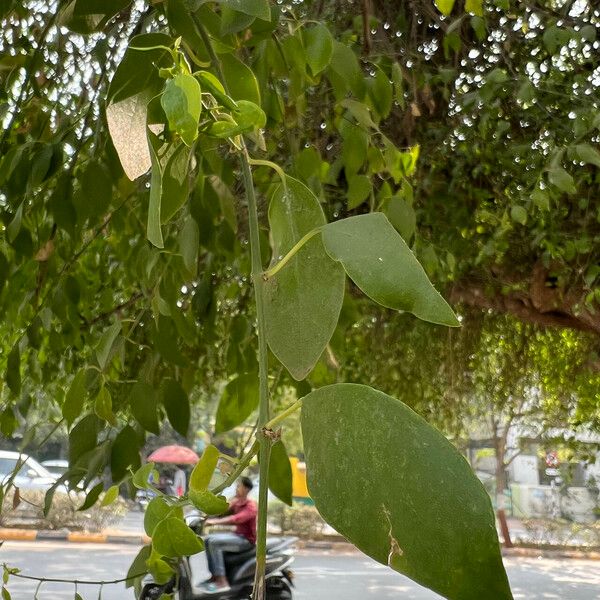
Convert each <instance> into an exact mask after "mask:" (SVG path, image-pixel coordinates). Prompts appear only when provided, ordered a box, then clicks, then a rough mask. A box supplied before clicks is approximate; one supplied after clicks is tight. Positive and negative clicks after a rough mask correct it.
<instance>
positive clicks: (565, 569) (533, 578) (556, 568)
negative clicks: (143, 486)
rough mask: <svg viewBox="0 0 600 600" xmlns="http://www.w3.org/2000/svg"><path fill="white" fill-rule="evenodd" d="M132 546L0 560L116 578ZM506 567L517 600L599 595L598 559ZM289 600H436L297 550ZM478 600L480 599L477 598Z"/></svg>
mask: <svg viewBox="0 0 600 600" xmlns="http://www.w3.org/2000/svg"><path fill="white" fill-rule="evenodd" d="M136 552H137V548H135V547H133V546H128V545H116V544H104V545H99V544H73V543H61V542H6V543H5V544H4V545H3V546H2V547H0V563H3V562H6V563H9V564H10V565H11V566H16V567H19V568H20V569H22V571H23V573H26V574H32V575H40V576H45V577H59V578H60V577H65V578H75V577H79V578H82V579H83V578H85V579H98V580H106V579H117V578H119V577H123V576H124V575H125V573H126V571H127V569H128V567H129V564H130V562H131V560H132V558H133V557H134V556H135V554H136ZM505 562H506V566H507V570H508V574H509V577H510V580H511V584H512V588H513V593H514V596H515V600H517V599H519V600H597V599H598V598H600V561H584V560H555V559H552V560H550V559H536V558H508V559H506V561H505ZM293 570H294V572H295V574H296V585H297V588H296V589H297V594H296V598H295V600H365V599H367V600H382V599H383V600H387V599H392V598H394V599H400V598H401V599H402V600H435V599H439V596H437V595H436V594H434V593H432V592H430V591H428V590H425V589H423V588H421V587H419V586H418V585H417V584H416V583H413V582H412V581H411V580H409V579H407V578H406V577H403V576H402V575H399V574H398V573H394V572H393V571H391V570H389V569H388V568H387V567H384V566H382V565H378V564H377V563H375V562H373V561H372V560H370V559H368V558H366V557H365V556H363V555H362V554H359V553H346V554H339V553H336V552H333V551H332V552H325V551H308V550H307V551H303V552H302V553H300V554H299V555H298V557H297V559H296V562H295V564H294V566H293ZM8 589H9V590H10V591H11V593H12V597H13V600H32V598H33V596H34V591H35V584H34V583H32V582H26V581H22V580H21V581H19V580H16V579H14V580H11V581H10V582H9V585H8ZM78 591H79V593H80V594H81V596H82V597H83V598H84V600H96V599H97V598H98V587H97V586H95V587H90V586H79V590H78ZM73 597H74V587H73V586H72V585H66V584H50V583H45V584H44V585H43V586H42V588H41V589H40V592H39V595H38V598H39V600H73ZM102 600H133V593H132V592H131V590H127V591H126V590H125V588H124V586H123V585H122V584H121V585H118V586H116V585H112V586H106V587H105V588H104V589H103V590H102ZM482 600H483V599H482Z"/></svg>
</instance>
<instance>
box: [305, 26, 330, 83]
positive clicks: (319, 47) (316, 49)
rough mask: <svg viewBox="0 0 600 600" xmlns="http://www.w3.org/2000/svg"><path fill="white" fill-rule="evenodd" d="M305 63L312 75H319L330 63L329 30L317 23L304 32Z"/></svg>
mask: <svg viewBox="0 0 600 600" xmlns="http://www.w3.org/2000/svg"><path fill="white" fill-rule="evenodd" d="M304 43H305V45H306V62H307V63H308V66H309V67H310V70H311V71H312V74H313V75H317V74H319V73H320V72H321V71H322V70H323V69H324V68H325V67H327V65H329V63H330V61H331V55H332V54H333V36H332V35H331V32H330V31H329V29H328V28H327V27H326V26H325V25H323V24H322V23H319V24H317V25H315V26H314V27H311V28H310V29H307V30H305V31H304Z"/></svg>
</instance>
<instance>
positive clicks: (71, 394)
mask: <svg viewBox="0 0 600 600" xmlns="http://www.w3.org/2000/svg"><path fill="white" fill-rule="evenodd" d="M86 393H87V389H86V369H85V368H84V369H80V370H79V371H77V374H76V375H75V377H73V381H71V385H70V386H69V391H68V392H67V395H66V397H65V401H64V403H63V406H62V415H63V417H64V418H65V421H66V422H67V426H68V427H70V426H71V424H72V423H73V421H75V419H76V418H77V417H78V416H79V415H80V414H81V411H82V410H83V403H84V400H85V396H86Z"/></svg>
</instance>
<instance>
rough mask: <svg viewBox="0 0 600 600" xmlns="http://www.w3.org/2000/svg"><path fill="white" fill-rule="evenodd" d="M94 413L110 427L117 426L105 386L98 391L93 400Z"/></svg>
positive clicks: (110, 399)
mask: <svg viewBox="0 0 600 600" xmlns="http://www.w3.org/2000/svg"><path fill="white" fill-rule="evenodd" d="M94 412H95V413H96V414H97V415H98V416H99V417H100V418H101V419H104V420H105V421H107V422H108V423H110V424H111V425H113V426H114V425H116V424H117V420H116V418H115V415H114V413H113V410H112V398H111V396H110V392H109V391H108V388H107V387H106V386H102V387H101V388H100V391H99V392H98V395H97V396H96V399H95V400H94Z"/></svg>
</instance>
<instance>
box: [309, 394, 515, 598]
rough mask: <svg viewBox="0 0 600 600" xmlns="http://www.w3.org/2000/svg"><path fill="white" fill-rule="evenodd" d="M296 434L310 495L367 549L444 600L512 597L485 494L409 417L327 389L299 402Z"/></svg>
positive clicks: (449, 449)
mask: <svg viewBox="0 0 600 600" xmlns="http://www.w3.org/2000/svg"><path fill="white" fill-rule="evenodd" d="M302 433H303V437H304V447H305V451H306V464H307V474H308V486H309V491H310V494H311V497H312V498H313V499H314V501H315V504H316V506H317V508H318V509H319V512H320V513H321V514H322V515H323V517H324V518H325V519H326V520H327V522H328V523H330V524H331V525H333V527H335V528H336V529H337V530H338V531H339V532H340V533H341V534H342V535H344V536H345V537H347V538H348V539H349V540H351V541H352V542H353V543H354V544H356V545H357V546H358V548H360V549H361V550H362V551H363V552H365V554H367V555H368V556H371V557H372V558H374V559H375V560H377V561H379V562H381V563H383V564H387V565H389V566H391V567H392V568H393V569H395V570H397V571H400V572H401V573H404V574H405V575H408V576H409V577H411V578H412V579H414V580H415V581H418V582H419V583H421V584H423V585H425V586H427V587H429V588H431V589H433V590H434V591H436V592H438V593H439V594H441V595H443V596H444V597H446V598H449V599H450V600H470V599H472V600H476V599H477V600H478V599H480V598H495V599H498V600H501V599H507V600H509V599H511V598H512V595H511V593H510V589H509V587H508V581H507V578H506V574H505V573H504V568H503V566H502V559H501V556H500V547H499V544H498V538H497V535H496V528H495V523H494V514H493V511H492V506H491V502H490V499H489V496H488V494H487V492H486V491H485V489H484V487H483V485H482V484H481V482H480V481H479V480H478V479H477V478H476V477H475V475H474V474H473V472H472V471H471V468H470V467H469V465H468V463H467V462H466V460H465V459H464V458H463V456H462V455H461V454H460V453H459V452H458V451H457V450H456V449H455V448H454V447H453V446H452V444H450V442H448V440H446V438H445V437H444V436H443V435H442V434H441V433H439V432H438V431H437V430H435V429H434V428H432V427H431V426H430V425H428V424H427V423H426V422H425V421H424V420H423V419H422V418H421V417H419V416H418V415H417V414H416V413H414V412H413V411H412V410H410V409H409V408H408V407H406V406H405V405H404V404H402V403H401V402H399V401H397V400H395V399H393V398H391V397H389V396H387V395H386V394H383V393H382V392H378V391H376V390H374V389H372V388H370V387H367V386H362V385H354V384H339V385H332V386H327V387H324V388H321V389H319V390H316V391H315V392H312V393H311V394H309V395H308V396H307V397H305V398H304V400H303V404H302Z"/></svg>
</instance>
